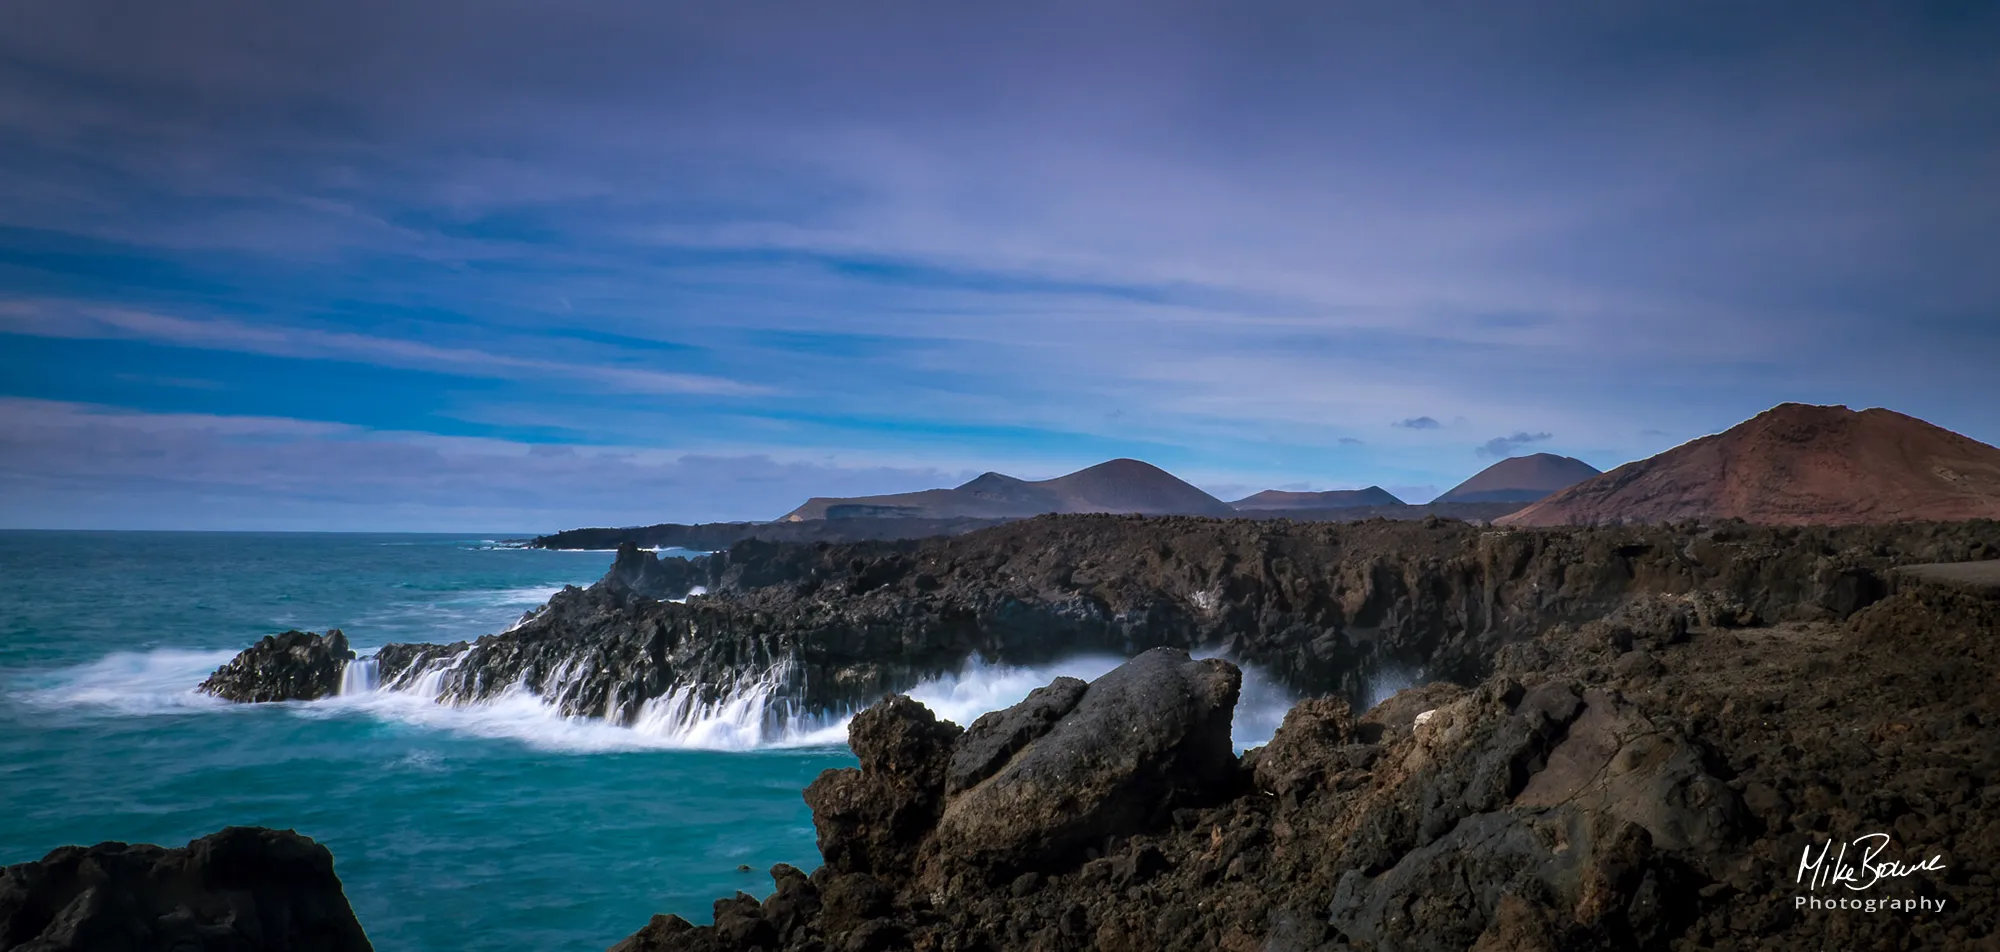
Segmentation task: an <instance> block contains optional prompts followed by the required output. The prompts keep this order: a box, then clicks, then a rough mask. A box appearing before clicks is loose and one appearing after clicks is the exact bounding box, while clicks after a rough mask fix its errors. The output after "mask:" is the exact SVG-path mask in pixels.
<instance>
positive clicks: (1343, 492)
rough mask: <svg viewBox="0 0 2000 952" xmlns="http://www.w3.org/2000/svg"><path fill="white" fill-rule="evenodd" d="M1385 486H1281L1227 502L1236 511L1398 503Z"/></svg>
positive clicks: (1351, 506) (1337, 507)
mask: <svg viewBox="0 0 2000 952" xmlns="http://www.w3.org/2000/svg"><path fill="white" fill-rule="evenodd" d="M1401 505H1404V503H1403V501H1402V500H1401V499H1397V498H1396V497H1395V496H1394V495H1392V494H1391V493H1390V492H1389V491H1388V490H1386V489H1383V488H1382V487H1380V486H1370V487H1368V488H1367V489H1334V490H1328V491H1327V492H1321V493H1294V492H1285V491H1284V490H1281V489H1266V490H1264V491H1263V492H1261V493H1257V494H1256V495H1254V496H1245V497H1243V498H1242V499H1238V500H1236V501H1235V502H1232V503H1230V504H1229V506H1230V508H1232V509H1236V510H1239V511H1242V510H1249V511H1259V512H1262V511H1268V510H1280V509H1350V508H1353V507H1355V506H1401Z"/></svg>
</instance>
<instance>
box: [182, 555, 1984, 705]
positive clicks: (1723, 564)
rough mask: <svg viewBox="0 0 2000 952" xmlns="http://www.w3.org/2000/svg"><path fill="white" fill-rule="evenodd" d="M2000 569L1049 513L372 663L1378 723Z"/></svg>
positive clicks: (585, 679)
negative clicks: (1512, 662)
mask: <svg viewBox="0 0 2000 952" xmlns="http://www.w3.org/2000/svg"><path fill="white" fill-rule="evenodd" d="M1996 556H2000V523H1993V522H1971V523H1939V524H1906V525H1899V526H1888V527H1846V528H1804V529H1800V528H1770V527H1758V526H1751V525H1746V524H1740V523H1734V524H1722V525H1712V526H1701V525H1696V524H1693V523H1687V524H1682V525H1677V526H1643V527H1640V526H1635V527H1606V528H1578V529H1559V530H1496V529H1491V528H1487V527H1483V526H1478V525H1473V524H1468V523H1462V522H1455V521H1450V520H1436V519H1427V520H1421V521H1416V522H1400V521H1391V520H1372V521H1367V522H1360V523H1348V524H1332V523H1296V522H1258V521H1250V520H1221V519H1205V518H1192V517H1167V518H1141V517H1124V516H1045V517H1039V518H1036V519H1030V520H1024V521H1021V522H1015V523H1009V524H1007V525H1002V526H997V527H993V528H989V529H984V530H981V531H978V532H974V533H969V534H966V535H961V536H949V537H938V538H931V539H922V540H892V541H874V542H859V543H849V544H843V545H835V544H831V543H774V542H763V541H758V540H751V541H745V542H739V543H737V544H736V545H734V546H732V547H730V548H729V549H728V550H725V551H722V552H718V553H715V554H713V555H708V556H702V557H698V558H694V559H682V558H677V557H672V556H667V557H655V556H654V555H652V554H651V553H648V552H644V551H641V550H639V549H637V548H635V547H632V546H625V547H621V549H620V550H619V552H618V554H617V556H616V557H615V561H614V564H613V565H612V567H611V569H610V570H609V571H608V572H607V573H606V575H605V577H604V578H603V579H602V580H600V581H599V582H597V583H596V584H594V585H592V586H590V587H588V588H570V589H566V590H564V591H563V592H561V593H559V594H557V595H556V596H555V597H553V598H551V599H550V601H549V602H548V604H547V605H546V606H544V607H542V608H540V609H538V610H537V611H535V612H533V613H530V615H529V616H527V617H525V618H524V619H523V620H522V621H521V622H520V623H519V624H517V625H516V626H515V627H514V628H513V629H511V630H509V631H507V632H503V633H499V634H495V635H489V636H486V637H482V638H480V639H477V640H475V641H471V642H461V643H456V644H450V645H427V644H416V645H390V646H388V647H385V648H383V649H382V650H381V651H380V652H378V653H377V655H376V661H377V663H378V665H379V669H380V678H381V681H382V683H383V684H385V685H389V686H400V687H404V688H412V687H415V686H417V685H418V684H419V683H420V682H421V683H422V685H423V687H424V689H425V690H428V691H430V692H432V693H434V694H435V696H436V697H438V698H439V699H440V700H443V701H447V702H452V703H462V702H472V701H478V700H481V699H484V698H488V697H491V696H494V695H496V694H498V693H500V692H503V691H506V690H509V689H512V688H513V687H515V686H516V685H523V686H525V687H527V688H528V689H529V690H532V691H534V692H536V693H537V694H539V695H541V696H542V697H544V698H546V699H548V700H549V701H550V702H551V703H553V704H555V705H557V706H558V707H559V708H560V709H561V710H562V712H563V713H564V714H567V715H572V716H590V717H602V718H605V719H607V720H610V721H612V722H615V723H632V722H633V721H635V720H636V719H637V718H639V717H640V716H641V715H642V713H644V712H647V711H651V712H653V713H654V714H658V713H659V710H660V708H661V707H662V706H663V705H665V706H672V707H673V708H674V709H675V710H678V711H682V712H692V711H699V710H702V709H704V708H705V707H709V708H712V707H713V706H714V705H717V704H721V703H724V702H725V701H727V700H728V699H729V698H732V697H738V696H741V694H742V693H743V692H745V691H750V690H757V691H762V692H765V693H767V694H769V695H771V696H772V697H774V698H778V699H782V700H783V702H784V703H783V704H774V705H772V706H771V709H770V711H769V718H770V726H771V727H773V728H776V727H778V726H781V725H782V724H783V723H784V722H785V721H786V720H787V719H789V718H792V717H800V716H814V717H828V716H837V715H840V714H843V713H847V712H851V711H855V710H858V709H860V708H861V707H864V706H866V705H868V704H869V703H872V702H873V701H874V700H876V699H879V698H880V697H882V696H883V695H885V694H893V693H898V692H902V691H907V690H909V689H910V688H911V687H913V686H914V685H916V684H918V683H919V682H921V681H922V680H924V679H925V678H929V677H935V676H938V675H941V674H947V673H953V672H956V671H958V670H960V669H961V668H962V667H963V666H964V665H965V664H966V663H967V662H968V661H969V660H971V659H973V658H975V657H976V658H980V659H984V660H986V661H989V662H999V663H1008V664H1038V663H1045V662H1048V661H1052V660H1056V659H1057V658H1059V657H1061V656H1064V655H1069V654H1076V653H1083V652H1096V653H1103V654H1114V655H1118V656H1122V657H1131V656H1134V655H1137V654H1138V653H1140V652H1142V651H1145V650H1147V649H1150V648H1155V647H1172V648H1181V649H1183V650H1190V651H1206V652H1220V653H1222V654H1224V655H1225V656H1227V657H1229V658H1231V659H1232V660H1234V661H1236V662H1239V663H1242V664H1249V665H1254V666H1256V667H1258V668H1259V669H1260V670H1262V671H1264V672H1266V673H1268V674H1269V675H1271V676H1272V677H1273V678H1275V679H1276V680H1278V681H1279V682H1280V683H1282V684H1283V685H1285V686H1287V687H1289V688H1290V689H1292V690H1293V691H1295V692H1297V693H1298V694H1300V695H1315V694H1326V693H1332V694H1338V695H1340V696H1342V697H1344V698H1346V699H1347V700H1348V701H1349V702H1350V703H1352V704H1355V705H1357V706H1359V705H1363V704H1365V703H1366V701H1367V700H1368V698H1369V697H1370V695H1371V692H1372V691H1373V690H1374V688H1375V685H1376V684H1377V682H1378V681H1379V680H1380V678H1381V674H1382V672H1384V671H1387V670H1397V671H1420V672H1422V673H1423V674H1424V675H1425V676H1426V677H1427V678H1429V679H1433V680H1447V681H1455V682H1459V683H1471V682H1472V681H1474V680H1476V679H1477V678H1478V677H1480V676H1482V675H1483V674H1484V673H1485V672H1486V671H1487V670H1488V668H1489V667H1490V665H1491V662H1492V658H1493V657H1494V654H1495V652H1496V651H1497V650H1498V649H1499V648H1500V647H1501V646H1503V645H1505V644H1508V643H1511V642H1514V641H1518V640H1521V639H1524V638H1528V637H1532V636H1533V635H1535V634H1537V633H1538V632H1540V631H1542V630H1544V629H1546V628H1548V627H1550V626H1551V625H1554V624H1558V623H1563V622H1570V623H1580V622H1583V621H1587V620H1590V619H1592V618H1596V617H1601V616H1602V615H1604V614H1605V613H1607V612H1610V611H1611V610H1613V609H1615V608H1617V607H1618V606H1619V605H1621V604H1623V603H1624V602H1625V601H1627V600H1629V599H1631V598H1634V597H1638V596H1646V595H1666V596H1673V597H1677V598H1682V599H1685V600H1687V601H1688V603H1689V604H1690V606H1692V607H1693V608H1694V609H1695V610H1696V611H1697V613H1699V614H1703V615H1704V617H1712V616H1719V615H1728V616H1732V617H1741V618H1743V619H1745V620H1749V619H1756V620H1760V621H1763V622H1782V621H1807V620H1822V619H1830V620H1839V619H1843V618H1846V617H1848V616H1849V615H1852V614H1853V613H1854V612H1856V611H1858V610H1860V609H1861V608H1863V607H1866V606H1867V605H1868V604H1870V603H1871V602H1873V601H1874V600H1876V599H1879V598H1881V597H1882V596H1883V595H1884V594H1886V592H1887V590H1888V587H1889V582H1888V577H1887V576H1888V573H1889V572H1890V570H1891V569H1893V568H1894V567H1896V566H1898V565H1907V564H1915V563H1932V562H1956V561H1966V560H1978V559H1987V558H1994V557H1996ZM694 592H700V593H701V594H698V595H694V596H693V597H689V596H690V593H694ZM271 683H272V682H270V681H269V679H263V680H252V681H249V682H242V683H231V684H221V685H217V688H218V690H217V691H216V693H218V694H219V695H220V696H223V697H228V698H231V699H234V700H268V699H271V698H270V697H269V695H270V694H272V693H282V691H280V690H279V689H277V688H274V687H270V686H269V685H270V684H271ZM311 683H319V682H311ZM249 685H259V686H263V687H262V688H261V689H262V690H264V692H265V693H264V694H263V695H259V696H256V697H252V696H251V692H250V691H248V690H247V689H246V687H247V686H249ZM301 696H303V695H301ZM649 705H650V707H649ZM690 716H691V715H690Z"/></svg>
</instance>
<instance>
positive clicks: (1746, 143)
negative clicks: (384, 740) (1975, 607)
mask: <svg viewBox="0 0 2000 952" xmlns="http://www.w3.org/2000/svg"><path fill="white" fill-rule="evenodd" d="M1996 49H2000V7H1995V6H1994V5H1992V4H1950V3H1926V2H1907V3H1895V4H1884V3H1853V4H1848V3H1823V4H1811V5H1779V4H1740V3H1707V2H1685V3H1672V4H1650V5H1648V4H1604V3H1595V2H1576V3H1543V2H1532V0H1531V2H1520V3H1507V4H1494V3H1487V2H1470V3H1454V2H1442V3H1435V4H1403V3H1387V2H1385V3H1336V2H1314V3H1289V2H1255V0H1252V2H1246V3H1232V4H1217V3H1183V2H1176V0H1149V2H1143V3H1123V2H1092V3H1039V2H1013V3H1005V4H987V3H946V4H939V3H918V2H909V3H885V2H873V0H846V2H841V3H830V4H794V3H784V4H780V3H767V2H757V0H749V2H744V3H730V4H716V3H677V2H665V0H651V2H644V3H639V2H621V0H602V2H589V3H581V4H578V3H558V2H555V0H478V2H474V0H431V2H425V3H421V4H410V3H404V2H399V0H343V2H340V3H330V2H322V0H300V2H292V3H284V4H271V3H265V2H249V0H189V2H185V3H177V4H171V5H165V4H158V3H153V2H149V0H22V2H16V3H9V4H6V5H4V6H0V527H13V528H37V527H39V528H132V529H137V528H183V529H300V530H337V529H351V530H392V529H407V530H436V531H453V532H456V531H496V532H497V531H512V532H542V531H552V530H555V529H560V528H565V527H571V526H579V525H632V524H644V523H653V522H662V521H708V520H729V519H768V518H774V517H776V516H778V515H780V514H782V513H784V512H785V511H787V510H789V509H791V508H792V507H794V506H796V505H797V504H798V503H800V502H802V501H803V500H804V499H805V498H806V497H808V496H813V495H854V494H863V493H876V492H898V491H905V490H914V489H922V488H930V487H934V486H942V485H955V484H956V483H958V482H962V481H964V480H965V479H968V478H970V477H972V476H975V475H977V474H979V473H981V472H984V471H987V470H997V471H1001V472H1006V473H1009V474H1012V475H1016V476H1021V477H1025V478H1043V477H1048V476H1055V475H1059V474H1061V473H1064V472H1069V471H1072V470H1075V469H1078V468H1081V467H1083V466H1087V465H1089V464H1092V463H1095V462H1099V461H1101V460H1104V459H1108V458H1113V457H1136V458H1140V459H1145V460H1148V461H1150V462H1153V463H1155V464H1158V465H1160V466H1162V467H1165V468H1166V469H1168V470H1170V471H1172V472H1174V473H1176V474H1177V475H1179V476H1181V477H1182V478H1185V479H1187V480H1189V481H1191V482H1193V483H1195V484H1196V485H1198V486H1201V487H1202V488H1204V489H1207V490H1209V491H1210V492H1213V493H1215V494H1217V495H1219V496H1222V497H1223V498H1235V497H1237V496H1241V495H1247V494H1249V493H1251V492H1254V491H1256V490H1260V489H1268V488H1282V489H1341V488H1355V487H1362V486H1368V485H1381V486H1384V487H1386V488H1388V489H1389V490H1391V491H1392V492H1395V493H1397V494H1398V495H1400V496H1402V497H1403V498H1405V499H1406V500H1409V501H1413V502H1418V501H1423V500H1425V499H1428V498H1429V497H1430V496H1432V495H1435V494H1437V493H1439V492H1442V491H1444V490H1445V489H1448V488H1450V487H1451V486H1452V485H1454V484H1456V483H1458V482H1459V481H1461V480H1463V479H1465V478H1466V477H1468V476H1470V475H1472V474H1473V473H1474V472H1476V471H1478V470H1479V469H1480V468H1482V467H1484V466H1486V465H1489V464H1490V463H1492V462H1493V461H1494V460H1496V459H1499V458H1503V457H1505V456H1508V455H1518V454H1523V453H1532V452H1554V453H1561V454H1564V455H1572V456H1576V457H1579V458H1581V459H1583V460H1585V461H1587V462H1589V463H1591V464H1593V465H1596V466H1598V467H1599V468H1604V469H1608V468H1610V467H1612V466H1615V465H1617V464H1620V463H1623V462H1626V461H1629V460H1634V459H1639V458H1643V457H1645V456H1648V455H1651V454H1653V453H1657V452H1660V451H1662V450H1665V449H1667V448H1670V447H1672V446H1674V445H1677V444H1679V443H1681V442H1684V441H1686V440H1689V439H1692V438H1695V437H1698V436H1701V435H1704V434H1707V433H1713V432H1717V431H1720V430H1722V429H1725V428H1727V427H1729V426H1731V425H1733V424H1735V423H1737V422H1739V421H1741V420H1743V419H1745V418H1748V417H1750V416H1752V415H1754V414H1756V413H1758V412H1760V411H1762V410H1764V409H1767V408H1769V407H1771V406H1773V405H1775V404H1778V403H1781V402H1785V401H1802V402H1809V403H1840V404H1847V405H1850V406H1853V407H1855V408H1857V409H1859V408H1862V407H1867V406H1887V407H1890V408H1892V409H1896V410H1900V411H1902V412H1905V413H1910V414H1912V415H1915V416H1919V417H1922V418H1925V419H1928V420H1931V421H1932V422H1935V423H1937V424H1939V425H1941V426H1945V427H1948V428H1951V429H1954V430H1957V431H1959V432H1961V433H1965V434H1967V435H1969V436H1972V437H1974V438H1976V439H1980V440H1983V441H1986V442H1989V443H1996V442H2000V412H1996V411H2000V373H1996V370H2000V313H1996V312H1997V311H2000V267H1996V266H1995V258H1994V255H1995V249H1996V248H2000V189H1996V188H1994V187H1993V175H1994V170H1995V169H2000V55H1996Z"/></svg>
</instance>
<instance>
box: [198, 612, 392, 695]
mask: <svg viewBox="0 0 2000 952" xmlns="http://www.w3.org/2000/svg"><path fill="white" fill-rule="evenodd" d="M353 660H354V652H353V651H352V650H349V648H348V647H347V636H346V635H344V634H342V633H341V631H340V629H338V628H332V629H328V630H327V633H326V634H324V635H320V634H315V633H313V632H310V631H288V632H285V633H284V634H282V635H265V636H264V639H263V640H262V641H259V642H257V643H256V644H254V645H251V646H250V647H249V648H246V649H244V650H243V652H242V653H241V654H238V655H237V656H236V657H234V658H232V659H230V661H229V663H228V664H225V665H223V666H222V667H220V668H217V669H215V673H214V674H211V675H209V676H208V680H206V681H203V682H202V683H201V686H200V687H199V688H198V690H200V691H202V692H203V693H206V694H213V695H215V696H216V697H219V698H223V699H225V700H230V701H237V702H245V703H248V702H261V701H315V700H318V699H320V698H323V697H331V696H333V695H334V694H337V693H339V692H340V680H341V673H342V672H343V671H344V670H345V669H346V667H347V664H348V662H351V661H353Z"/></svg>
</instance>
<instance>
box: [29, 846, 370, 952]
mask: <svg viewBox="0 0 2000 952" xmlns="http://www.w3.org/2000/svg"><path fill="white" fill-rule="evenodd" d="M15 948H26V949H33V950H35V952H71V950H74V952H127V950H129V952H142V950H151V949H174V950H176V952H181V950H185V952H211V950H213V952H223V950H227V952H258V950H267V949H268V950H273V952H277V950H284V952H369V950H370V949H372V946H370V945H369V942H368V937H367V936H366V935H365V934H363V933H362V931H361V924H360V923H359V922H357V921H355V918H354V910H353V909H351V908H350V907H349V906H348V904H347V896H346V894H345V893H343V892H342V891H341V888H340V879H339V878H338V877H336V876H335V875H334V873H333V854H331V853H329V852H327V849H326V847H324V846H321V845H319V844H318V843H315V842H313V841H312V840H310V839H308V838H306V837H303V836H300V835H298V834H297V833H294V832H292V831H290V830H267V829H263V828H259V827H230V828H228V829H225V830H223V831H221V832H219V833H214V834H211V835H209V836H204V837H202V838H201V839H198V840H195V841H194V842H192V843H189V844H188V845H187V846H185V847H179V848H175V849H168V848H165V847H159V846H150V845H145V844H126V843H100V844H98V845H96V846H92V847H89V848H85V847H81V846H65V847H63V848H61V849H58V850H56V851H54V852H52V853H50V854H48V855H47V856H46V857H43V858H42V859H41V860H40V861H37V862H30V863H21V864H19V865H16V866H9V867H6V868H5V869H0V949H15Z"/></svg>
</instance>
